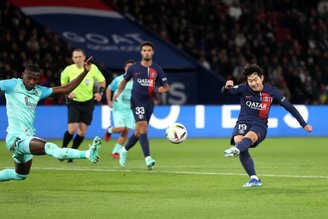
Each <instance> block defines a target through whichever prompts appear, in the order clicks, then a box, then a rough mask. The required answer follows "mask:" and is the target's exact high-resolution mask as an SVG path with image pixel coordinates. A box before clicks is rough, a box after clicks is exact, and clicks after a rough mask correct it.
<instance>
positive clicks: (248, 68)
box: [242, 64, 263, 78]
mask: <svg viewBox="0 0 328 219" xmlns="http://www.w3.org/2000/svg"><path fill="white" fill-rule="evenodd" d="M242 73H243V75H244V76H245V77H246V78H247V76H249V75H251V74H253V73H255V74H257V75H258V76H259V77H261V76H262V75H263V70H262V69H261V68H260V66H258V65H257V64H247V65H245V66H244V68H243V72H242Z"/></svg>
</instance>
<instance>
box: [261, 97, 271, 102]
mask: <svg viewBox="0 0 328 219" xmlns="http://www.w3.org/2000/svg"><path fill="white" fill-rule="evenodd" d="M263 101H264V102H270V101H271V97H263Z"/></svg>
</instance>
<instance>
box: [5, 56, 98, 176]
mask: <svg viewBox="0 0 328 219" xmlns="http://www.w3.org/2000/svg"><path fill="white" fill-rule="evenodd" d="M89 61H90V59H89V60H87V61H86V62H85V63H84V70H83V69H82V71H81V72H82V73H81V72H80V74H79V75H78V76H77V77H76V78H75V79H74V80H72V81H71V82H70V83H68V84H66V85H64V86H59V87H52V88H47V87H43V86H40V85H38V84H37V83H38V82H39V79H40V69H39V68H38V67H37V66H35V65H28V66H26V68H25V70H24V72H23V73H22V79H19V78H12V79H8V80H1V81H0V91H1V92H4V93H5V96H6V102H7V103H6V108H7V116H8V128H7V136H6V148H7V150H9V151H11V152H12V153H13V158H14V163H15V169H4V170H2V171H0V181H8V180H24V179H26V177H27V176H28V174H29V172H30V168H31V165H32V158H33V155H45V154H47V155H50V156H53V157H55V158H57V159H89V160H90V161H91V162H93V163H97V162H98V160H99V156H98V150H99V147H100V144H101V142H100V138H99V137H95V138H94V140H93V142H92V144H91V146H90V148H89V150H86V151H79V150H75V149H68V148H59V147H58V146H57V145H56V144H54V143H51V142H47V141H45V140H43V139H41V138H38V137H35V136H34V134H35V133H34V132H35V129H34V126H33V123H34V120H35V108H36V106H37V104H38V102H39V101H40V100H41V99H43V98H46V97H48V96H50V95H56V94H57V95H58V94H68V93H69V92H71V91H72V90H73V89H74V88H75V87H77V86H78V84H79V83H80V82H81V81H82V79H83V78H84V77H85V76H86V75H87V73H88V72H89V70H90V67H91V63H90V62H89Z"/></svg>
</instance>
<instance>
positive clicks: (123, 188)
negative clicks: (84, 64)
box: [0, 138, 328, 219]
mask: <svg viewBox="0 0 328 219" xmlns="http://www.w3.org/2000/svg"><path fill="white" fill-rule="evenodd" d="M54 142H56V143H58V144H60V141H54ZM88 142H90V140H86V141H85V143H88ZM327 142H328V138H268V139H266V140H265V141H264V142H263V143H262V144H261V145H260V146H258V148H256V149H252V150H251V154H252V156H253V158H254V161H255V165H256V169H257V173H258V175H259V177H260V178H261V179H262V182H263V186H262V187H260V188H242V187H241V186H242V184H243V183H245V182H246V181H248V176H246V175H245V172H244V170H243V169H242V167H241V165H240V163H239V160H238V158H225V157H223V150H224V149H226V148H227V147H229V145H228V143H229V140H228V139H188V140H187V141H186V142H184V143H182V144H180V145H174V144H170V143H168V142H167V141H165V140H153V139H151V140H150V144H151V152H152V155H153V157H154V158H155V159H156V160H157V163H156V166H155V170H153V171H148V170H147V169H146V167H145V164H144V160H143V156H142V152H141V149H140V146H139V145H137V146H136V147H135V148H133V149H132V150H131V151H130V152H129V157H128V160H127V166H126V168H121V167H120V166H119V165H118V161H117V160H114V159H112V158H111V157H110V152H111V149H112V147H113V144H114V140H113V141H111V142H109V143H107V142H104V143H103V145H102V148H101V161H100V163H99V164H92V163H90V162H88V161H86V160H76V161H75V162H74V163H71V164H70V163H66V162H59V161H58V160H56V159H54V158H52V157H49V156H35V157H34V160H33V166H32V170H31V173H30V175H29V177H28V179H27V180H25V181H9V182H2V183H0V206H1V210H0V212H1V216H0V217H1V218H171V219H172V218H188V219H189V218H243V219H244V218H261V219H262V218H266V219H267V218H307V219H308V218H311V219H312V218H326V217H327V216H326V215H327V213H328V210H327V205H328V198H327V197H328V165H327V160H328V159H327V154H328V147H327ZM82 148H84V149H85V148H86V147H82ZM12 166H13V161H12V159H11V155H10V153H9V152H8V151H6V150H5V147H4V143H3V141H2V142H1V148H0V169H3V168H7V167H12Z"/></svg>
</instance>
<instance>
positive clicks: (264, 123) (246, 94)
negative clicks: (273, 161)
mask: <svg viewBox="0 0 328 219" xmlns="http://www.w3.org/2000/svg"><path fill="white" fill-rule="evenodd" d="M243 74H244V76H245V77H246V80H247V83H245V84H240V85H236V86H234V83H233V81H231V80H228V81H227V82H226V84H225V86H224V87H223V88H222V93H223V94H227V95H239V96H240V105H241V108H240V113H239V117H238V121H237V123H236V126H235V128H234V130H233V132H232V137H231V145H233V146H232V147H231V148H229V149H227V150H225V151H224V155H225V156H226V157H233V156H234V157H237V156H239V159H240V162H241V164H242V166H243V167H244V169H245V171H246V172H247V174H248V175H249V176H250V180H249V182H247V183H245V184H244V185H243V187H252V186H261V185H262V182H261V180H260V179H259V178H258V177H257V175H256V172H255V167H254V162H253V159H252V157H251V155H250V154H249V149H250V148H254V147H256V146H257V145H259V144H260V143H261V142H262V141H263V140H264V139H265V136H266V133H267V129H268V117H269V111H270V107H271V105H272V104H273V103H278V104H280V105H281V106H283V107H284V108H285V109H286V110H287V111H288V112H290V113H291V114H292V115H293V116H294V117H295V118H296V119H297V121H298V122H299V124H300V125H301V126H302V127H303V128H304V130H305V131H308V132H311V131H312V126H311V125H309V124H307V123H306V122H305V121H304V119H303V118H302V116H301V114H300V113H299V112H298V111H297V109H296V108H295V107H294V106H293V105H292V104H291V103H290V102H289V101H288V100H287V99H286V98H285V97H284V96H283V95H282V93H281V92H280V91H279V90H278V89H277V88H275V87H273V86H270V85H269V84H264V83H263V80H264V76H263V71H262V69H261V68H260V67H259V66H258V65H256V64H251V65H249V64H248V65H246V66H245V67H244V69H243Z"/></svg>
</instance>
